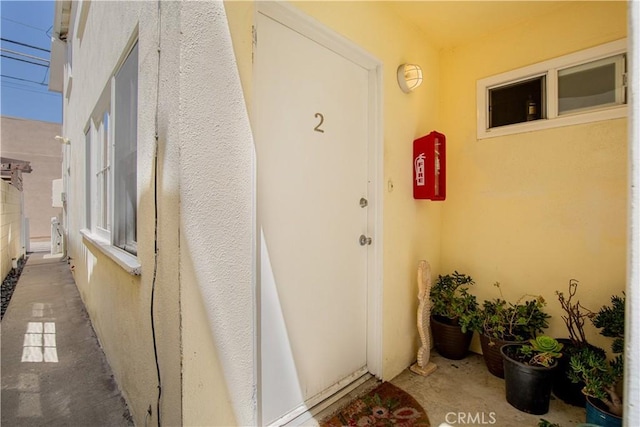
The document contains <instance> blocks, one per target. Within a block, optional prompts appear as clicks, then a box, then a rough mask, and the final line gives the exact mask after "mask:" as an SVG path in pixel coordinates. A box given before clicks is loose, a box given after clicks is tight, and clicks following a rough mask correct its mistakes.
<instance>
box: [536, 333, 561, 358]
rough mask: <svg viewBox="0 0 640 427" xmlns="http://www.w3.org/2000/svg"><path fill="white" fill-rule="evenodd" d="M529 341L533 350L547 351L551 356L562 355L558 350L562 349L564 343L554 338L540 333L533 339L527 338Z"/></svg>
mask: <svg viewBox="0 0 640 427" xmlns="http://www.w3.org/2000/svg"><path fill="white" fill-rule="evenodd" d="M529 342H530V343H531V347H532V348H533V350H534V351H538V352H541V353H549V354H550V355H552V356H553V357H560V356H562V353H560V351H561V350H562V347H564V345H563V344H561V343H559V342H558V340H556V339H555V338H551V337H549V336H546V335H541V336H539V337H536V338H535V339H531V340H529Z"/></svg>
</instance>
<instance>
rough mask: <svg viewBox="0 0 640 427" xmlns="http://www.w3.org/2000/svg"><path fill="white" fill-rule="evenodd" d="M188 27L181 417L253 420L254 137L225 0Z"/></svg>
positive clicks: (183, 91)
mask: <svg viewBox="0 0 640 427" xmlns="http://www.w3.org/2000/svg"><path fill="white" fill-rule="evenodd" d="M203 22H207V23H208V24H207V25H202V23H203ZM181 31H182V34H183V39H182V44H181V50H180V63H181V66H182V69H181V74H180V162H181V168H180V200H181V204H180V206H181V226H182V231H181V235H180V237H181V241H180V246H181V251H180V254H181V256H180V275H181V282H182V287H183V292H182V299H183V307H185V310H183V316H182V322H183V351H184V423H185V424H186V425H206V424H216V425H234V424H238V425H255V423H256V421H255V418H254V415H255V408H254V402H255V395H254V384H255V381H254V342H255V338H254V336H255V328H254V302H253V301H254V296H253V287H254V276H253V269H254V265H253V257H254V255H253V254H254V245H255V241H254V198H255V195H254V190H253V188H254V182H253V180H254V178H253V177H254V151H253V140H252V136H251V130H250V126H249V120H248V116H247V112H246V109H245V104H244V98H243V96H242V89H241V86H240V81H239V78H238V72H237V67H236V65H235V59H234V56H233V49H232V45H231V38H230V35H229V30H228V25H227V20H226V15H225V10H224V7H223V4H222V3H218V2H190V3H185V4H183V6H182V19H181ZM186 307H188V309H186Z"/></svg>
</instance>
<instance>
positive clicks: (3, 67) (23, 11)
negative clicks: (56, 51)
mask: <svg viewBox="0 0 640 427" xmlns="http://www.w3.org/2000/svg"><path fill="white" fill-rule="evenodd" d="M53 11H54V2H53V1H5V0H2V1H1V2H0V12H1V15H2V20H1V22H0V34H1V35H2V43H1V46H2V57H0V60H1V61H0V71H1V73H0V74H2V79H1V80H0V81H1V86H0V93H1V97H2V103H1V108H0V110H1V111H0V113H1V114H2V115H3V116H11V117H23V118H27V119H33V120H41V121H45V122H56V123H61V122H62V96H61V95H60V94H59V93H54V92H49V91H48V88H47V83H48V82H49V67H48V65H49V64H48V63H47V62H43V61H41V59H45V60H49V59H50V53H49V52H48V51H49V50H51V33H52V31H53V28H52V25H53ZM15 42H17V43H15ZM18 43H21V44H18ZM25 45H30V46H35V47H39V48H41V49H45V50H47V51H44V50H40V49H35V48H33V47H29V46H25ZM15 52H17V53H15ZM27 55H28V56H27ZM7 57H11V58H16V59H9V58H7ZM24 61H28V62H24ZM33 63H36V64H41V65H35V64H33ZM42 65H46V66H42Z"/></svg>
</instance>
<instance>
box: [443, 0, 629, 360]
mask: <svg viewBox="0 0 640 427" xmlns="http://www.w3.org/2000/svg"><path fill="white" fill-rule="evenodd" d="M626 9H627V5H626V4H625V3H624V2H576V3H569V4H567V5H565V6H564V7H561V8H559V9H557V10H556V11H555V13H553V14H550V15H549V16H546V17H543V19H539V20H537V21H536V22H535V23H533V22H532V23H529V24H527V25H522V24H520V25H517V26H514V27H512V28H509V29H507V30H505V31H503V32H500V33H497V34H492V35H490V36H488V37H485V38H482V39H479V40H475V41H470V42H469V43H468V44H466V45H463V46H459V47H456V48H455V49H451V50H447V51H444V52H442V56H441V58H442V65H441V66H442V73H441V75H442V79H441V82H442V95H443V96H442V97H441V98H440V104H439V109H440V111H441V113H442V117H443V122H442V129H443V131H444V132H445V133H446V134H447V136H448V138H447V141H448V143H449V145H448V152H447V155H448V160H449V163H448V170H447V172H448V177H447V178H448V185H449V187H448V195H447V201H446V202H445V203H444V205H443V206H444V207H443V213H442V218H443V222H442V235H443V240H442V271H443V272H450V271H453V270H454V269H457V270H458V271H462V272H465V273H467V274H470V275H471V276H472V277H473V278H474V279H475V280H476V282H477V286H476V289H475V290H474V293H476V294H477V296H478V297H479V301H483V300H484V299H491V298H495V297H498V296H499V293H498V290H497V289H496V288H494V287H493V286H492V284H493V283H494V282H500V283H501V288H502V289H503V292H504V296H505V297H506V298H507V299H508V300H511V301H515V300H516V299H517V298H519V297H520V296H521V295H522V294H525V293H526V294H534V295H542V296H543V297H544V298H545V300H546V301H547V311H548V312H549V314H551V316H552V319H551V321H550V328H549V330H548V333H549V334H551V335H553V336H557V337H564V336H567V332H566V328H565V326H564V324H563V322H562V319H561V317H560V316H561V314H562V311H561V308H560V304H559V303H558V300H557V297H556V295H555V291H556V290H558V291H564V292H565V293H566V292H567V290H568V282H569V279H577V280H579V281H580V288H579V295H577V297H578V298H579V299H580V302H581V303H582V304H583V305H584V306H586V307H589V308H591V309H592V310H597V309H599V308H600V307H601V306H602V305H603V304H606V303H608V301H609V298H610V296H611V295H613V294H621V293H622V291H623V290H624V289H625V281H626V279H625V278H626V250H627V244H626V243H627V191H628V190H627V189H628V186H627V164H628V157H627V147H628V142H627V141H628V139H627V119H617V120H609V121H603V122H596V123H589V124H583V125H577V126H568V127H561V128H555V129H548V130H540V131H535V132H529V133H522V134H517V135H510V136H504V137H496V138H490V139H483V140H478V139H477V138H476V108H477V100H476V97H475V91H476V81H477V80H478V79H482V78H485V77H489V76H492V75H495V74H500V73H503V72H506V71H509V70H513V69H517V68H520V67H524V66H527V65H530V64H532V63H536V62H540V61H544V60H547V59H551V58H555V57H558V56H562V55H565V54H569V53H572V52H576V51H579V50H582V49H586V48H590V47H593V46H597V45H600V44H603V43H606V42H610V41H614V40H618V39H621V38H624V37H626V28H627V21H626V19H627V15H626ZM605 16H606V24H605V20H603V17H605ZM587 328H588V331H587V332H588V334H589V336H588V338H589V339H590V340H591V341H592V342H593V343H594V344H598V343H599V342H600V340H601V339H603V338H602V337H600V336H599V335H598V334H597V331H596V330H595V328H593V327H592V326H591V325H587ZM601 345H602V346H603V347H605V348H607V347H608V344H606V342H602V343H601ZM473 348H474V349H475V350H476V351H480V349H479V345H478V343H474V347H473Z"/></svg>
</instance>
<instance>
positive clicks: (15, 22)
mask: <svg viewBox="0 0 640 427" xmlns="http://www.w3.org/2000/svg"><path fill="white" fill-rule="evenodd" d="M2 19H4V20H5V21H9V22H13V23H14V24H19V25H24V26H25V27H29V28H33V29H34V30H40V31H45V29H44V28H38V27H34V26H33V25H29V24H25V23H24V22H20V21H16V20H14V19H10V18H6V17H4V16H3V17H2ZM46 31H49V30H46Z"/></svg>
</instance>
